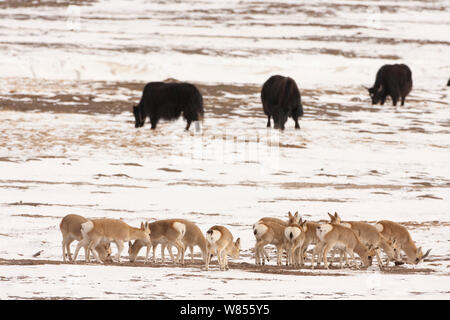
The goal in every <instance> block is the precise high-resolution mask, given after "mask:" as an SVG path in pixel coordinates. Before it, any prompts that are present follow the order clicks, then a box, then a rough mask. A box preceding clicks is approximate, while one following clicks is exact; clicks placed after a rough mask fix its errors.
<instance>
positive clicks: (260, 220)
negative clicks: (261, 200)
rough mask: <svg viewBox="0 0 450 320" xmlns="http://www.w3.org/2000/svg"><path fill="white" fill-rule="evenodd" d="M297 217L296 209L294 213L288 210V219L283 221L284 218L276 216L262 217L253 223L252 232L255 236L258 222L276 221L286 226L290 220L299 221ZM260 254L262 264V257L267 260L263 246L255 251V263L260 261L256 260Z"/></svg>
mask: <svg viewBox="0 0 450 320" xmlns="http://www.w3.org/2000/svg"><path fill="white" fill-rule="evenodd" d="M299 219H300V216H299V214H298V211H297V212H296V213H295V214H294V215H293V214H292V213H291V212H290V211H289V212H288V221H284V220H281V219H278V218H272V217H264V218H261V219H259V220H258V222H256V223H255V224H254V225H253V234H254V235H255V237H256V233H257V230H256V226H257V225H258V224H264V223H265V222H269V223H276V224H279V225H282V226H284V227H287V226H288V225H289V224H290V223H292V222H299ZM268 244H269V243H268ZM281 253H282V252H281ZM261 254H262V264H264V258H265V259H267V261H269V255H268V254H267V252H266V250H264V248H262V249H261V251H260V252H256V253H255V255H256V256H255V259H256V264H260V262H258V261H260V255H261Z"/></svg>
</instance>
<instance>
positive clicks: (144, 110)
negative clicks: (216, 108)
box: [133, 82, 204, 130]
mask: <svg viewBox="0 0 450 320" xmlns="http://www.w3.org/2000/svg"><path fill="white" fill-rule="evenodd" d="M181 113H183V118H184V119H186V121H187V125H186V130H189V127H190V126H191V122H192V121H199V120H201V119H202V118H203V114H204V111H203V97H202V95H201V93H200V91H199V90H198V89H197V87H195V86H194V85H192V84H190V83H179V82H177V83H165V82H149V83H147V84H146V85H145V88H144V92H143V93H142V98H141V101H140V102H139V104H138V105H137V106H134V107H133V114H134V119H135V127H136V128H140V127H142V126H143V125H144V123H145V119H146V118H147V117H149V118H150V124H151V125H152V127H151V128H152V129H155V128H156V125H157V123H158V121H159V119H165V120H176V119H178V118H179V117H180V115H181Z"/></svg>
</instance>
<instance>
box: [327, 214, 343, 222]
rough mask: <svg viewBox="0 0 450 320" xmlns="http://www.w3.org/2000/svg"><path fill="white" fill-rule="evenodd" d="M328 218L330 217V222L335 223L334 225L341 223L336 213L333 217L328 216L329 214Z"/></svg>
mask: <svg viewBox="0 0 450 320" xmlns="http://www.w3.org/2000/svg"><path fill="white" fill-rule="evenodd" d="M327 213H328V216H329V217H330V222H331V223H335V224H340V223H341V217H340V216H339V215H338V213H337V212H334V215H332V214H330V213H329V212H327Z"/></svg>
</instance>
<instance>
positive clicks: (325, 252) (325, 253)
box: [322, 244, 331, 269]
mask: <svg viewBox="0 0 450 320" xmlns="http://www.w3.org/2000/svg"><path fill="white" fill-rule="evenodd" d="M330 249H331V246H330V245H328V244H327V245H325V247H324V249H323V252H322V254H323V263H324V265H325V268H327V269H328V261H327V254H328V251H329V250H330Z"/></svg>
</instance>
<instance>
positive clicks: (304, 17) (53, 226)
mask: <svg viewBox="0 0 450 320" xmlns="http://www.w3.org/2000/svg"><path fill="white" fill-rule="evenodd" d="M15 4H16V5H15V6H13V5H12V4H11V3H10V2H9V1H0V6H1V7H2V11H1V13H0V15H1V16H2V19H0V42H1V43H4V44H5V45H4V46H1V47H0V57H1V59H0V132H1V135H0V208H1V211H0V243H1V245H0V299H15V298H106V299H108V298H141V297H142V298H169V299H183V298H186V299H197V298H203V299H218V298H226V299H301V298H313V299H321V298H344V299H349V298H350V299H352V298H353V299H358V298H369V299H370V298H374V299H379V298H389V299H391V298H407V299H417V298H422V299H430V298H438V299H448V298H449V297H450V296H449V292H450V281H449V272H448V268H449V267H450V264H449V262H448V261H450V260H449V259H450V252H449V241H450V237H449V232H450V219H449V216H448V208H449V205H450V197H449V194H450V192H449V191H450V165H449V164H450V152H449V150H450V135H449V133H450V130H449V127H450V112H449V105H450V104H449V102H450V99H449V95H450V89H447V88H446V87H445V84H446V82H447V80H448V77H449V76H450V64H449V61H448V56H450V36H449V34H450V33H449V32H448V30H449V29H450V22H449V21H450V20H449V19H448V17H449V7H448V5H446V4H447V3H446V1H432V2H420V1H395V2H393V1H383V2H380V1H340V2H339V5H336V4H332V3H330V2H328V1H316V2H314V3H311V2H309V1H308V2H305V3H302V2H300V1H281V2H278V1H268V2H266V1H257V2H256V1H248V2H247V1H245V2H242V1H223V2H222V1H213V0H210V1H189V2H184V3H175V2H170V1H161V2H154V1H142V0H140V1H138V0H136V1H94V2H92V3H91V2H89V1H86V3H85V5H82V6H68V5H67V4H65V3H64V2H60V3H59V5H55V4H54V3H53V2H44V4H41V5H32V6H20V5H17V2H15ZM388 62H389V63H391V62H393V63H397V62H398V63H400V62H405V63H407V64H408V65H409V66H410V67H411V69H412V72H413V81H414V89H413V91H412V93H411V95H410V96H409V97H408V98H407V101H406V104H405V106H404V107H400V106H398V107H393V106H392V105H391V103H390V101H388V102H387V104H386V105H385V106H371V105H370V103H369V99H368V95H367V94H366V90H365V89H364V88H363V87H362V85H367V86H369V85H371V84H372V83H373V81H374V76H375V73H376V71H377V69H378V68H379V67H380V66H381V65H382V64H384V63H388ZM275 73H280V74H286V75H290V76H292V77H293V78H295V79H296V80H297V82H298V83H299V84H300V88H301V90H302V99H303V102H304V107H305V116H304V118H303V119H302V120H301V121H300V125H301V130H300V131H295V130H294V129H293V122H292V120H289V121H288V124H287V129H286V131H285V132H284V133H282V134H280V133H279V132H278V131H275V130H273V129H266V128H265V124H266V119H265V118H264V115H263V112H262V110H261V106H260V101H259V86H260V85H261V84H262V83H263V82H264V81H265V80H266V79H267V78H268V77H269V76H270V75H272V74H275ZM167 78H175V79H179V80H189V81H193V82H194V83H196V84H197V85H198V86H199V88H200V91H201V92H202V93H203V95H204V98H205V111H206V114H205V120H204V122H203V123H202V129H201V131H195V130H194V128H191V132H189V133H186V132H185V131H184V130H183V129H184V123H183V122H182V120H179V121H176V122H171V123H167V122H164V121H162V122H160V124H159V126H158V129H157V130H156V131H154V132H151V131H150V130H149V125H148V124H147V125H146V126H144V127H143V128H141V129H135V128H134V119H133V117H132V114H131V112H130V109H131V106H132V105H133V103H136V102H137V101H138V99H139V97H140V93H141V90H142V87H143V84H145V82H148V81H153V80H162V79H167ZM288 211H294V212H295V211H299V212H300V214H301V215H302V216H303V217H304V218H305V219H307V220H313V221H319V220H325V219H327V214H326V213H327V212H334V211H337V212H339V214H340V215H341V216H342V217H343V218H344V219H346V220H363V221H369V222H375V221H377V220H381V219H389V220H394V221H398V222H401V223H404V224H405V226H407V228H408V229H409V230H410V232H411V234H412V237H413V239H414V241H415V242H416V243H417V244H418V246H422V247H423V248H424V249H428V248H432V251H431V254H430V256H429V258H428V259H427V260H426V261H424V262H422V263H421V264H419V265H417V266H400V267H396V268H389V269H387V270H385V271H380V270H379V269H378V267H377V266H376V264H374V265H373V266H371V267H370V268H369V269H368V270H351V269H343V270H338V269H331V270H328V271H326V270H323V269H318V270H310V269H309V268H306V269H301V270H296V269H292V268H287V267H283V268H282V269H279V270H278V269H277V268H274V267H273V266H274V264H275V261H274V259H272V260H271V262H269V267H268V269H267V270H264V268H259V267H255V266H253V264H254V256H253V247H254V243H255V240H254V236H253V234H252V228H251V226H252V224H253V223H254V222H256V221H257V220H258V219H259V218H261V217H263V216H276V217H280V218H283V217H285V215H286V214H287V212H288ZM69 213H75V214H80V215H83V216H85V217H92V218H96V217H110V218H121V219H123V220H124V221H126V222H127V223H129V224H131V225H134V226H137V225H139V223H140V222H141V221H143V220H148V221H154V220H155V219H164V218H174V217H179V218H185V219H189V220H192V221H194V222H196V223H197V224H198V225H199V227H200V228H201V229H202V231H204V232H206V230H207V229H208V228H209V227H211V226H213V225H215V224H221V225H225V226H227V227H228V228H229V229H230V230H231V231H232V232H233V234H234V235H235V237H240V238H241V239H242V249H243V250H242V252H241V258H240V259H239V260H232V262H234V263H233V264H232V265H231V266H232V270H230V271H226V272H221V271H218V270H217V269H216V268H215V267H213V268H212V270H210V271H204V270H202V269H201V267H200V264H199V260H200V256H199V251H198V249H197V251H196V253H197V256H196V260H197V262H196V263H195V264H190V263H188V265H187V266H185V267H181V266H172V265H170V264H166V265H157V266H155V265H149V266H143V265H142V263H137V264H136V266H134V267H133V266H132V265H130V264H128V263H127V264H124V265H123V266H118V265H108V266H100V265H86V264H77V265H73V264H59V263H58V264H57V263H56V262H57V261H61V260H62V259H61V235H60V231H59V228H58V225H59V222H60V220H61V218H62V217H63V216H65V215H66V214H69ZM113 250H115V247H114V246H113ZM36 252H41V253H40V255H39V256H38V257H33V254H35V253H36ZM143 253H144V250H142V252H141V255H142V254H143ZM158 253H159V250H158ZM124 254H125V256H126V252H124ZM83 257H84V256H83V254H81V257H80V258H83ZM14 261H16V262H14ZM124 261H126V259H124ZM277 270H278V271H277ZM269 281H270V282H269Z"/></svg>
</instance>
